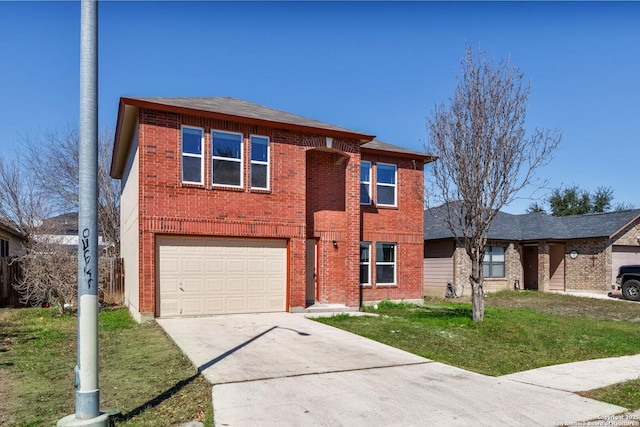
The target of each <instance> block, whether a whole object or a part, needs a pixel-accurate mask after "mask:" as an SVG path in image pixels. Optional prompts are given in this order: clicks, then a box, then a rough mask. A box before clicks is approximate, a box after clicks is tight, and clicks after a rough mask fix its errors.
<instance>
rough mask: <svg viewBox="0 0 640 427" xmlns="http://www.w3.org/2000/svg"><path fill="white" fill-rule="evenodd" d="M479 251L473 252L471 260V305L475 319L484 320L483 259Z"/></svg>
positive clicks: (475, 320)
mask: <svg viewBox="0 0 640 427" xmlns="http://www.w3.org/2000/svg"><path fill="white" fill-rule="evenodd" d="M478 253H479V251H476V252H474V253H473V255H475V256H473V257H472V258H473V259H472V260H471V276H469V282H471V307H472V311H473V321H474V322H482V320H484V288H483V286H482V282H483V281H482V270H481V268H482V260H481V259H480V257H479V256H478V255H477V254H478Z"/></svg>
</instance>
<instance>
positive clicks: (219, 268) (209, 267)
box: [205, 257, 224, 273]
mask: <svg viewBox="0 0 640 427" xmlns="http://www.w3.org/2000/svg"><path fill="white" fill-rule="evenodd" d="M205 271H206V272H207V273H222V272H223V271H224V261H223V260H222V259H212V258H209V257H207V258H206V260H205Z"/></svg>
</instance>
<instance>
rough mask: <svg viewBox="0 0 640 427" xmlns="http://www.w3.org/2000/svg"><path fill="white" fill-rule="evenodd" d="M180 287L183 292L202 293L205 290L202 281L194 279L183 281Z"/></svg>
mask: <svg viewBox="0 0 640 427" xmlns="http://www.w3.org/2000/svg"><path fill="white" fill-rule="evenodd" d="M178 286H179V287H180V286H181V287H182V289H180V291H181V292H187V293H188V292H196V293H200V292H202V290H203V286H202V279H200V278H194V279H182V283H179V284H178Z"/></svg>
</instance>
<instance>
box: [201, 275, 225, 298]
mask: <svg viewBox="0 0 640 427" xmlns="http://www.w3.org/2000/svg"><path fill="white" fill-rule="evenodd" d="M205 283H206V287H205V290H206V292H207V294H209V293H217V292H223V291H224V280H223V278H222V277H208V278H207V279H206V280H205Z"/></svg>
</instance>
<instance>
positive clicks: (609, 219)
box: [424, 206, 640, 241]
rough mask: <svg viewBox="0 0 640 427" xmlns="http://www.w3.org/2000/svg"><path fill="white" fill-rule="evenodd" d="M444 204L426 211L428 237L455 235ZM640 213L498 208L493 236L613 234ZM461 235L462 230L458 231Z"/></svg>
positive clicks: (520, 238)
mask: <svg viewBox="0 0 640 427" xmlns="http://www.w3.org/2000/svg"><path fill="white" fill-rule="evenodd" d="M444 209H445V207H444V206H439V207H437V208H433V209H427V210H425V211H424V238H425V240H435V239H447V238H449V239H450V238H452V237H453V234H452V233H451V231H450V230H449V228H448V227H447V225H446V224H445V222H444V221H443V220H442V218H444V212H445V211H444ZM638 217H640V209H632V210H628V211H620V212H604V213H594V214H586V215H571V216H563V217H555V216H551V215H546V214H542V213H530V214H522V215H512V214H508V213H506V212H498V214H497V215H496V217H495V218H494V220H493V221H492V222H491V227H490V228H489V233H488V236H487V237H488V238H489V239H492V240H517V241H526V240H568V239H587V238H595V237H611V236H613V235H615V234H616V233H617V232H619V231H620V230H622V229H623V228H624V227H625V226H627V225H628V224H629V223H631V222H632V221H634V220H636V219H638ZM458 235H459V233H458Z"/></svg>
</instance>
